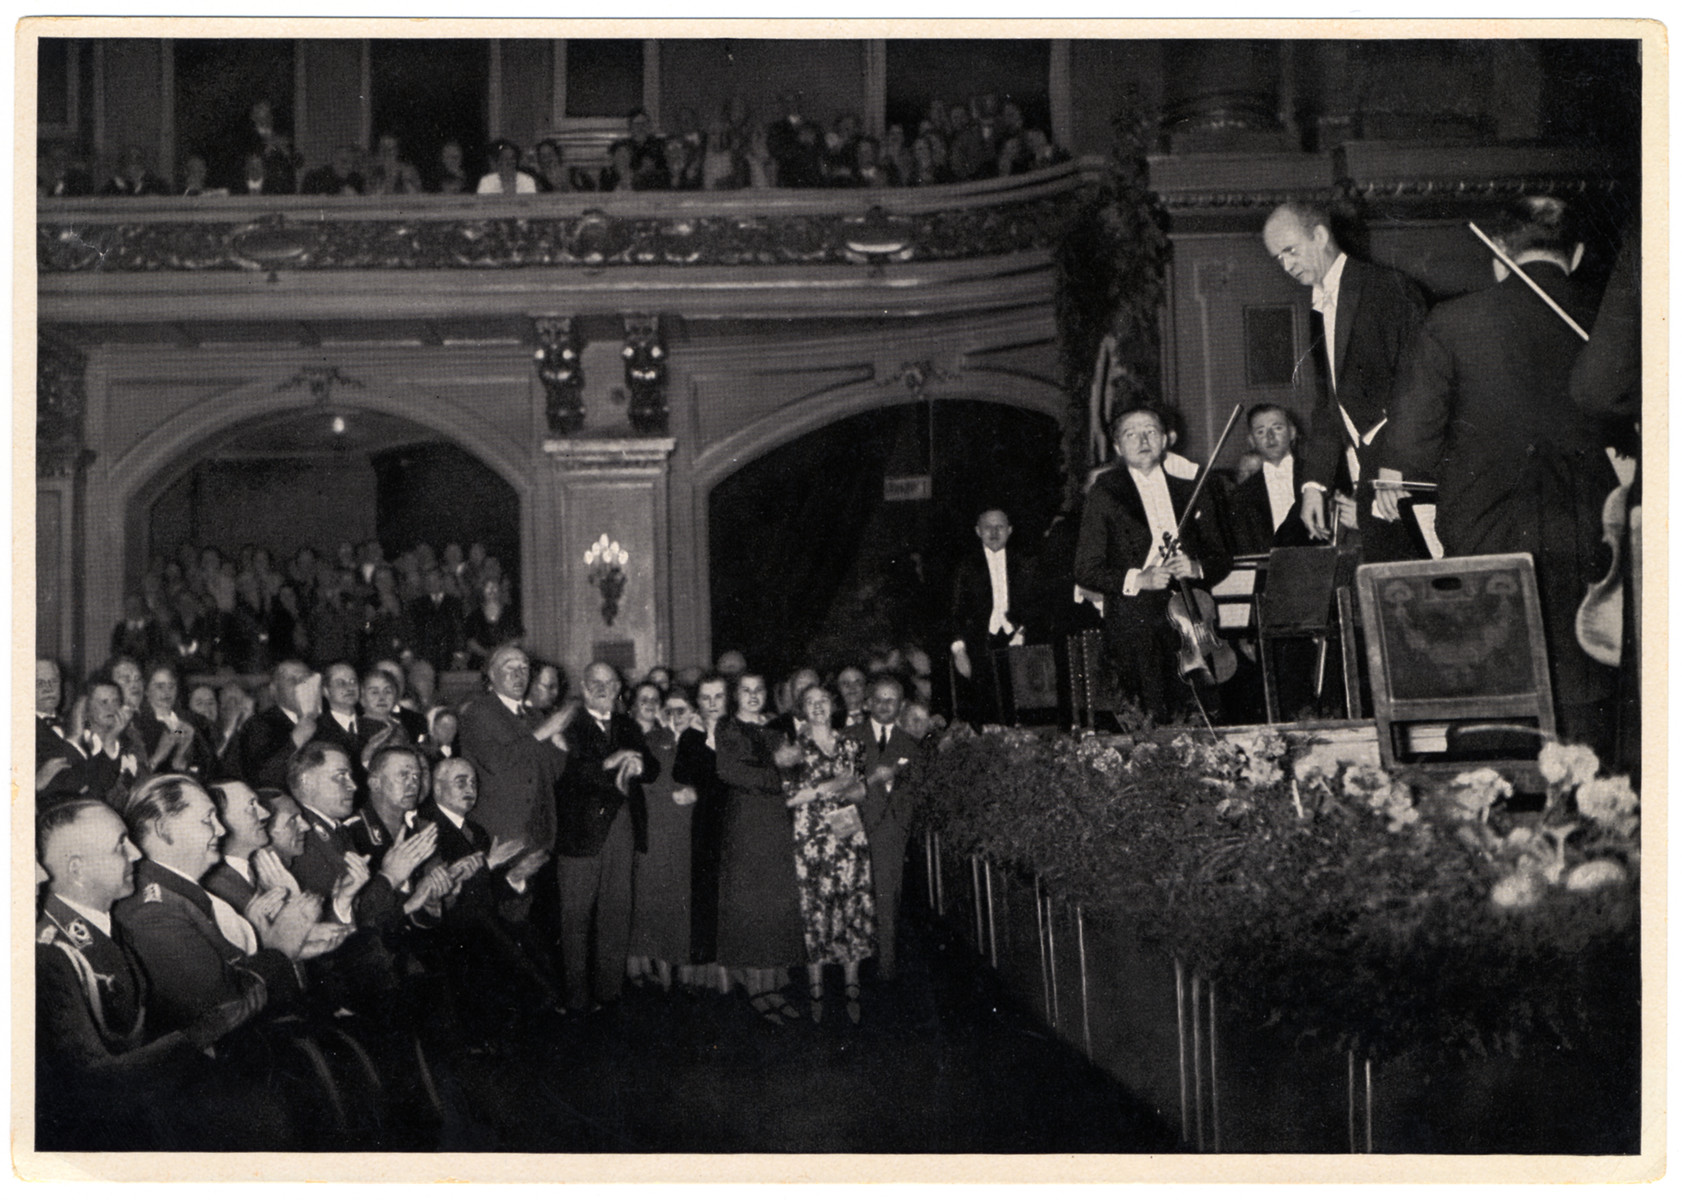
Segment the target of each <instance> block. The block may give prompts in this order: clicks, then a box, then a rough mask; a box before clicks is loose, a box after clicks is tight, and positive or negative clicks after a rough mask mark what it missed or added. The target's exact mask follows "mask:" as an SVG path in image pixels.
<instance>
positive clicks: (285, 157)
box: [239, 99, 304, 196]
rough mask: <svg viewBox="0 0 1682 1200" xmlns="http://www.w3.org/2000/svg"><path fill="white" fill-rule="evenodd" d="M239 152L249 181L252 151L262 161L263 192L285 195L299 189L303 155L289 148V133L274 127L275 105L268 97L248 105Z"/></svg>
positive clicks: (290, 139)
mask: <svg viewBox="0 0 1682 1200" xmlns="http://www.w3.org/2000/svg"><path fill="white" fill-rule="evenodd" d="M239 151H240V153H241V154H243V155H245V156H246V168H245V173H246V179H247V180H248V181H249V180H250V179H251V178H253V176H252V174H251V165H250V156H251V155H253V154H255V155H256V156H257V158H258V159H259V160H260V161H261V163H262V165H263V169H262V173H261V175H260V176H259V178H262V179H263V180H265V186H264V187H263V189H262V191H263V194H264V195H270V196H287V195H291V194H292V193H293V192H295V191H297V190H298V171H299V169H300V168H301V167H302V166H303V165H304V158H303V155H301V154H299V153H298V152H297V151H295V150H293V149H292V138H291V136H290V135H288V134H285V133H282V132H281V131H280V130H278V129H276V128H275V121H274V108H273V106H272V105H271V104H270V103H269V102H268V100H266V99H264V100H258V101H257V102H256V103H255V104H253V105H252V106H251V111H250V112H249V113H248V114H247V116H246V121H245V130H244V132H243V136H242V137H241V139H240V145H239ZM249 194H251V195H256V194H257V193H256V192H255V191H252V192H250V193H249Z"/></svg>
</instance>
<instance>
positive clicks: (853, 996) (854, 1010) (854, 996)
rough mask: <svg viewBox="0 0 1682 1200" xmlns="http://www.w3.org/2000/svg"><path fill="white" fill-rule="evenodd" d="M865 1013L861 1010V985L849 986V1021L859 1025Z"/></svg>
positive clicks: (851, 984)
mask: <svg viewBox="0 0 1682 1200" xmlns="http://www.w3.org/2000/svg"><path fill="white" fill-rule="evenodd" d="M863 1016H864V1013H863V1012H862V1011H861V1010H860V1009H859V985H858V984H856V983H849V984H848V985H847V1020H849V1021H851V1022H852V1023H853V1024H854V1025H857V1024H858V1023H859V1021H860V1020H861V1019H863Z"/></svg>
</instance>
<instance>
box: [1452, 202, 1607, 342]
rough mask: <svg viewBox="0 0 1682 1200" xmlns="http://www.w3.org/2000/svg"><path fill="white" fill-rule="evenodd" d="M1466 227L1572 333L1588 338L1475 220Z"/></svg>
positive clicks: (1586, 332)
mask: <svg viewBox="0 0 1682 1200" xmlns="http://www.w3.org/2000/svg"><path fill="white" fill-rule="evenodd" d="M1466 228H1468V229H1470V230H1471V231H1472V232H1473V233H1475V234H1477V235H1478V240H1479V241H1481V242H1482V243H1483V244H1484V245H1486V246H1488V247H1489V248H1490V249H1491V250H1492V251H1494V252H1495V257H1496V258H1498V259H1500V260H1501V261H1502V262H1503V263H1505V264H1506V265H1507V270H1509V271H1511V272H1512V273H1513V274H1514V275H1517V276H1518V277H1519V278H1520V279H1522V280H1524V282H1525V283H1526V284H1528V285H1529V286H1530V290H1531V291H1533V292H1535V293H1536V294H1537V295H1538V296H1540V297H1541V298H1542V303H1543V304H1546V305H1547V306H1548V307H1549V308H1551V309H1553V310H1554V315H1555V316H1557V317H1558V318H1559V319H1560V320H1561V321H1564V322H1565V323H1566V324H1567V325H1569V326H1571V332H1572V333H1575V334H1576V335H1577V336H1578V337H1580V338H1582V339H1583V340H1584V341H1585V342H1586V341H1588V340H1589V331H1588V330H1586V329H1584V328H1583V327H1582V326H1581V325H1579V324H1577V322H1576V321H1573V320H1572V319H1571V314H1570V313H1568V312H1566V311H1565V310H1564V309H1563V308H1561V307H1560V306H1559V305H1558V304H1557V303H1556V302H1555V300H1554V298H1553V297H1552V296H1550V295H1548V294H1547V293H1546V292H1544V291H1543V290H1542V285H1541V284H1539V283H1537V282H1536V281H1535V280H1534V279H1532V278H1530V276H1528V275H1526V274H1525V273H1524V268H1523V267H1521V266H1519V265H1518V264H1517V263H1516V262H1514V261H1513V260H1512V259H1511V258H1510V257H1508V255H1507V252H1506V251H1505V250H1503V249H1501V247H1499V246H1497V245H1496V244H1495V242H1494V241H1493V240H1492V239H1491V238H1490V236H1489V235H1488V234H1487V233H1485V232H1484V231H1483V230H1481V229H1479V228H1478V224H1477V222H1476V221H1467V222H1466Z"/></svg>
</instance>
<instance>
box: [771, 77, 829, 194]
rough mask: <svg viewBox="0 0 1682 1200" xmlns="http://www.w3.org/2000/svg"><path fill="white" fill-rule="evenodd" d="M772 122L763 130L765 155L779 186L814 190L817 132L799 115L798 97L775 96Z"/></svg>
mask: <svg viewBox="0 0 1682 1200" xmlns="http://www.w3.org/2000/svg"><path fill="white" fill-rule="evenodd" d="M777 110H778V112H780V113H781V114H783V115H781V116H779V117H778V118H777V119H776V120H775V121H773V122H771V124H770V125H769V126H767V127H766V130H765V152H766V153H767V154H768V155H770V157H771V161H772V163H773V164H775V166H776V178H775V179H774V180H773V182H774V183H775V184H776V186H778V187H816V186H817V181H818V180H819V178H820V174H821V173H820V171H819V169H818V152H819V147H818V140H817V137H816V133H817V131H816V129H815V128H814V127H813V126H812V124H811V122H809V121H807V120H806V118H805V117H804V116H803V115H802V114H801V112H800V97H799V96H798V95H797V94H795V93H794V92H784V93H782V95H780V96H778V97H777Z"/></svg>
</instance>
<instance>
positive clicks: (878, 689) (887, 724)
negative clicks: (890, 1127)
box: [848, 675, 917, 1015]
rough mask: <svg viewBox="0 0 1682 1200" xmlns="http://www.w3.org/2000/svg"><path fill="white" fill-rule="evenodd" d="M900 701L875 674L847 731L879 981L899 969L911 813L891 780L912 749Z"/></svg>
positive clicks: (888, 681) (899, 693)
mask: <svg viewBox="0 0 1682 1200" xmlns="http://www.w3.org/2000/svg"><path fill="white" fill-rule="evenodd" d="M904 703H905V689H904V687H903V686H901V684H900V682H899V680H897V679H895V678H893V677H892V676H891V675H882V676H878V677H877V678H876V679H875V680H873V681H872V682H871V684H870V701H869V709H870V717H869V719H868V720H866V721H864V722H862V723H861V724H859V725H857V726H855V727H853V728H852V729H851V730H849V731H848V732H849V733H850V734H851V736H852V737H853V738H855V739H857V740H858V741H859V742H861V743H862V747H861V753H860V757H859V765H860V769H861V770H862V771H863V772H864V782H865V794H864V798H863V799H862V800H860V801H859V816H860V819H861V821H862V823H863V825H864V836H865V838H866V839H867V840H868V842H869V846H870V878H871V886H872V887H873V888H874V890H875V897H876V945H877V952H876V974H877V977H878V978H879V979H881V980H882V981H883V982H885V983H889V982H892V981H893V980H894V979H895V977H896V976H897V974H898V971H899V958H898V937H897V933H896V922H897V921H898V919H899V897H900V891H901V888H902V886H903V884H904V879H905V845H906V842H907V840H908V839H909V838H910V836H911V818H912V815H913V813H912V801H911V800H910V799H909V798H908V797H907V796H906V795H905V794H904V793H903V792H901V793H900V794H898V795H895V793H894V781H895V779H896V778H897V777H898V775H899V772H900V770H901V769H902V768H904V767H905V766H906V764H907V763H909V762H910V760H911V757H912V755H913V754H914V753H915V752H916V748H917V743H916V742H914V741H913V740H912V739H911V736H910V735H909V734H908V733H906V732H905V730H903V729H901V728H900V727H899V725H898V721H899V714H900V708H901V707H902V706H903V705H904ZM849 1015H851V1013H850V1012H849Z"/></svg>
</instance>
